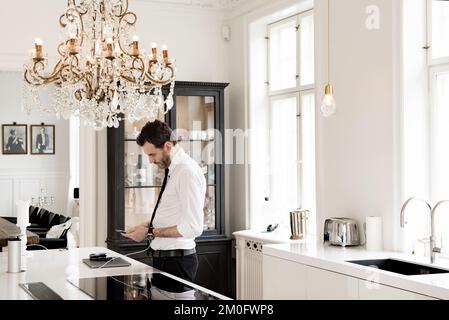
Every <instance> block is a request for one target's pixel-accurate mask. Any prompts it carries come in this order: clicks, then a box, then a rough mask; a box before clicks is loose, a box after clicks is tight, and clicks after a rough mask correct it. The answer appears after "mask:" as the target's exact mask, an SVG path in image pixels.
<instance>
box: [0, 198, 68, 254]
mask: <svg viewBox="0 0 449 320" xmlns="http://www.w3.org/2000/svg"><path fill="white" fill-rule="evenodd" d="M29 214H30V217H29V219H30V220H29V221H30V225H29V226H28V227H27V230H28V231H31V232H33V233H35V234H37V235H38V236H39V244H40V245H42V246H44V247H46V248H47V249H60V248H67V232H68V229H66V230H64V232H63V233H62V234H61V236H60V237H59V238H46V235H47V232H48V230H50V228H51V227H53V226H55V225H58V224H62V223H65V222H67V221H68V220H70V217H66V216H64V215H62V214H58V213H54V212H50V211H48V210H46V209H44V208H39V207H34V206H30V210H29ZM4 218H5V219H7V220H9V221H10V222H12V223H14V224H16V223H17V218H15V217H4ZM43 249H44V248H43V247H40V246H34V245H28V246H27V250H43Z"/></svg>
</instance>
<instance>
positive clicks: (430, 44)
mask: <svg viewBox="0 0 449 320" xmlns="http://www.w3.org/2000/svg"><path fill="white" fill-rule="evenodd" d="M433 1H434V0H427V3H426V11H427V17H426V18H427V26H426V28H427V44H426V46H427V47H428V50H427V65H428V66H429V67H430V66H436V65H442V64H449V55H448V56H446V57H441V58H435V59H434V58H433V38H432V31H433V28H432V26H433V10H432V2H433Z"/></svg>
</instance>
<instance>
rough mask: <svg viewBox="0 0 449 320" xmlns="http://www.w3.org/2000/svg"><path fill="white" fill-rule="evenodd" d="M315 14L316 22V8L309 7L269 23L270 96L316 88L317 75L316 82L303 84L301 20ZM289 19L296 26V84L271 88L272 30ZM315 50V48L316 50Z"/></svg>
mask: <svg viewBox="0 0 449 320" xmlns="http://www.w3.org/2000/svg"><path fill="white" fill-rule="evenodd" d="M308 16H313V18H314V22H315V16H314V9H309V10H306V11H304V12H301V13H298V14H295V15H292V16H289V17H286V18H283V19H281V20H278V21H275V22H272V23H270V24H268V25H267V31H266V32H267V35H266V38H267V40H268V41H267V79H268V80H267V84H268V85H267V92H268V97H272V96H276V95H285V94H289V93H295V92H299V91H303V90H313V89H315V80H316V79H315V76H314V83H312V84H308V85H301V78H300V77H301V31H300V28H301V20H302V19H303V18H305V17H308ZM288 21H295V26H296V28H297V29H296V32H297V35H296V79H295V81H296V85H295V86H294V87H290V88H285V89H278V90H271V57H270V56H271V53H270V47H271V46H270V40H271V39H270V34H271V33H270V30H271V29H272V28H274V27H277V26H279V25H282V24H285V23H286V22H288ZM314 51H315V50H314Z"/></svg>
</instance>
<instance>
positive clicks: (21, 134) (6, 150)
mask: <svg viewBox="0 0 449 320" xmlns="http://www.w3.org/2000/svg"><path fill="white" fill-rule="evenodd" d="M2 146H3V147H2V152H3V154H28V142H27V125H26V124H16V123H15V122H14V123H13V124H3V125H2Z"/></svg>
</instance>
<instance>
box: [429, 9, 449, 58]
mask: <svg viewBox="0 0 449 320" xmlns="http://www.w3.org/2000/svg"><path fill="white" fill-rule="evenodd" d="M448 34H449V1H437V0H434V1H432V58H434V59H437V58H442V57H449V36H448Z"/></svg>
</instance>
